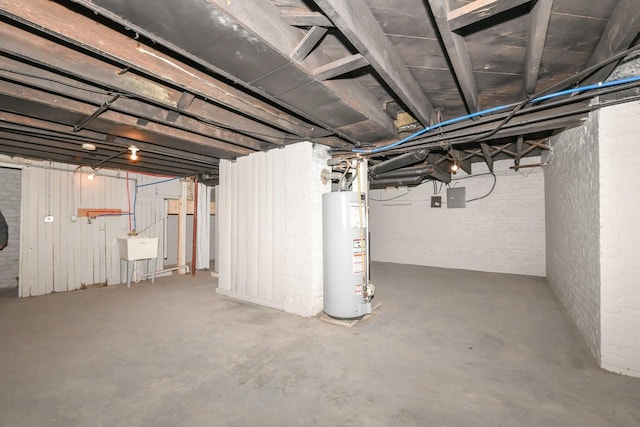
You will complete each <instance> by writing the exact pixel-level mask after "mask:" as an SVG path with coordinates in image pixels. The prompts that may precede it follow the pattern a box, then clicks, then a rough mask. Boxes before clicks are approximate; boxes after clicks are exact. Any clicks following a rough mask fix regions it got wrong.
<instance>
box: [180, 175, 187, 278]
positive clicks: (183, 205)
mask: <svg viewBox="0 0 640 427" xmlns="http://www.w3.org/2000/svg"><path fill="white" fill-rule="evenodd" d="M181 184H182V186H181V191H180V209H179V211H178V265H179V266H180V265H185V262H186V258H187V192H188V191H189V182H187V181H182V182H181ZM183 273H184V270H178V274H183Z"/></svg>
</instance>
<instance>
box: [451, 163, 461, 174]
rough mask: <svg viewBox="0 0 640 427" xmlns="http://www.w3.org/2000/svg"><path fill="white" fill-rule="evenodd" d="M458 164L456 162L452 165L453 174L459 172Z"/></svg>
mask: <svg viewBox="0 0 640 427" xmlns="http://www.w3.org/2000/svg"><path fill="white" fill-rule="evenodd" d="M458 169H459V167H458V164H457V163H456V162H453V164H452V165H451V173H453V174H455V173H456V172H458Z"/></svg>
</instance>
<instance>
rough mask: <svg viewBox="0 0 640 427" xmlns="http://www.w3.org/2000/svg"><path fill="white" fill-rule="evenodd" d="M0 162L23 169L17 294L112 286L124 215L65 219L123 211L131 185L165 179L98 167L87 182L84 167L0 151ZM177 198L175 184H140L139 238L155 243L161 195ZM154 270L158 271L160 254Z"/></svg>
mask: <svg viewBox="0 0 640 427" xmlns="http://www.w3.org/2000/svg"><path fill="white" fill-rule="evenodd" d="M0 162H2V163H7V164H15V165H17V166H21V167H22V191H21V198H22V200H21V211H22V212H21V218H22V222H21V231H20V269H19V276H20V286H19V294H20V296H23V297H26V296H33V295H45V294H48V293H52V292H64V291H70V290H75V289H80V288H82V287H83V286H86V285H91V284H96V283H107V284H114V283H119V281H120V258H119V251H118V245H117V237H120V236H126V235H127V233H128V232H129V217H128V216H126V215H121V216H98V217H96V218H94V219H92V220H91V221H89V219H88V218H87V217H86V216H85V217H77V218H75V219H74V218H72V216H74V215H77V209H78V208H92V209H112V208H113V209H121V210H122V212H125V213H126V212H129V209H131V210H133V206H134V204H133V203H134V198H135V189H136V188H135V187H136V184H146V183H151V182H157V181H162V180H164V179H166V178H163V177H155V176H148V175H142V174H130V175H129V176H128V177H127V175H126V173H117V172H116V171H108V170H101V171H100V174H99V175H98V176H96V178H95V179H94V180H92V181H91V180H88V179H87V177H88V168H80V169H78V170H76V166H75V165H65V164H59V163H49V162H27V161H22V160H20V159H11V158H9V157H5V156H0ZM127 187H128V188H127ZM176 191H177V193H176ZM179 195H180V182H179V181H170V182H166V183H162V184H160V185H153V186H149V187H141V188H140V189H139V192H138V197H137V204H136V205H137V208H136V220H137V221H136V222H137V229H138V230H142V229H144V228H146V227H148V226H149V228H148V229H147V230H145V232H144V233H143V235H145V236H148V237H159V238H160V239H161V240H162V238H163V237H164V223H163V221H164V218H166V203H165V200H164V199H165V197H174V198H175V197H178V196H179ZM46 216H52V217H53V222H45V217H46ZM132 220H133V218H132ZM132 225H133V224H132ZM160 244H161V245H162V241H161V243H160ZM161 247H162V246H161ZM144 264H145V263H138V273H139V274H142V273H144V272H145V270H144V268H143V266H144ZM158 268H159V269H161V268H162V259H160V260H159V263H158Z"/></svg>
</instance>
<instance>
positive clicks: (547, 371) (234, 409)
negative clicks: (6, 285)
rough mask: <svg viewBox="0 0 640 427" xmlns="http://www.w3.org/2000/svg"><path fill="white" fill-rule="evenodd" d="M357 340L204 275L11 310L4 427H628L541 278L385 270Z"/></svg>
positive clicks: (1, 401) (5, 309) (26, 302)
mask: <svg viewBox="0 0 640 427" xmlns="http://www.w3.org/2000/svg"><path fill="white" fill-rule="evenodd" d="M373 274H374V278H375V280H374V283H375V284H376V286H377V287H376V289H377V292H378V296H377V300H378V301H380V302H382V304H383V306H382V309H381V310H380V312H379V313H378V314H377V315H376V316H374V317H373V318H371V319H369V320H367V321H366V322H363V323H360V324H359V325H357V326H356V327H354V328H353V329H345V328H340V327H336V326H333V325H329V324H325V323H322V322H320V321H319V320H318V319H317V318H312V319H303V318H299V317H296V316H293V315H288V314H285V313H282V312H279V311H275V310H272V309H269V308H263V307H260V306H255V305H250V304H245V303H240V302H236V301H233V300H230V299H228V298H225V297H221V296H218V295H216V294H215V292H214V287H215V285H214V282H213V279H211V277H209V276H208V274H206V273H199V275H198V276H197V277H196V278H191V277H172V278H161V279H158V280H157V281H156V285H155V286H151V285H150V284H147V283H145V284H142V285H136V286H134V287H132V289H129V290H127V289H126V287H122V286H114V287H108V288H96V289H87V290H83V291H76V292H70V293H65V294H53V295H48V296H44V297H35V298H29V299H23V300H18V299H16V298H7V297H5V298H0V338H1V342H0V425H2V426H49V425H51V426H66V427H70V426H154V427H158V426H178V425H180V426H310V425H319V426H404V425H407V426H427V425H428V426H476V425H479V426H515V425H518V426H523V425H526V426H543V425H545V426H546V425H554V426H559V425H563V426H613V425H615V426H632V425H639V424H640V380H639V379H634V378H629V377H623V376H619V375H615V374H611V373H608V372H605V371H603V370H601V369H599V368H598V367H597V366H596V363H595V361H594V360H593V359H592V358H591V356H590V355H589V354H588V352H587V349H586V346H585V345H584V344H583V343H582V341H581V339H580V338H579V337H578V335H577V332H576V330H575V328H574V327H573V325H572V324H571V322H570V320H569V319H568V318H567V316H566V315H565V313H564V312H563V311H562V309H561V307H560V305H559V303H558V302H557V301H556V299H555V298H554V297H553V295H552V293H551V291H550V289H549V287H548V286H547V284H546V282H545V281H544V280H543V279H539V278H532V277H523V276H513V275H501V274H488V273H474V272H467V271H457V270H445V269H436V268H426V267H415V266H400V265H395V264H374V266H373Z"/></svg>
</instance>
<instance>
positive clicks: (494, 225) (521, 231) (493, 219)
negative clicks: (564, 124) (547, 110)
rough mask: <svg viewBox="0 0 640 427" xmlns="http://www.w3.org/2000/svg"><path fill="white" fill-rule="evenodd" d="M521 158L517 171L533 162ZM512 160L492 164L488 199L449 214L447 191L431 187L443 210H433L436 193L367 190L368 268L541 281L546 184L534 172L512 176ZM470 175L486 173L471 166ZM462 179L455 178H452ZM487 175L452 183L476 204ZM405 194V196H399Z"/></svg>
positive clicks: (476, 165) (487, 182) (538, 172)
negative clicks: (407, 267)
mask: <svg viewBox="0 0 640 427" xmlns="http://www.w3.org/2000/svg"><path fill="white" fill-rule="evenodd" d="M539 162H540V159H539V158H528V159H523V164H526V163H539ZM512 165H513V161H511V160H500V161H496V162H495V163H494V170H495V174H496V177H497V181H496V186H495V189H494V191H493V193H491V195H489V196H488V197H487V198H485V199H482V200H477V201H473V202H469V203H467V207H466V208H464V209H447V207H446V185H443V186H441V185H440V184H439V183H438V184H437V189H436V190H435V193H437V194H439V195H440V196H441V197H442V202H443V205H442V207H441V208H431V207H430V206H431V196H432V195H434V187H433V185H432V184H431V183H425V184H422V185H420V186H418V187H415V188H413V189H411V191H408V190H373V191H371V194H370V200H371V202H370V223H371V227H370V231H371V257H372V260H373V261H383V262H395V263H401V264H416V265H426V266H433V267H444V268H457V269H464V270H477V271H490V272H499V273H514V274H526V275H532V276H545V232H544V230H545V218H544V177H543V173H542V170H541V169H539V168H531V169H521V170H520V172H519V173H518V172H515V171H513V170H510V169H509V167H510V166H512ZM472 168H473V169H472V172H473V174H483V173H486V172H488V168H487V166H486V164H485V163H474V164H473V165H472ZM464 176H466V174H465V173H464V172H462V171H461V172H458V174H457V175H456V176H455V177H456V178H463V177H464ZM492 184H493V177H492V176H491V175H482V176H477V177H470V178H468V179H461V180H457V181H454V182H452V183H451V184H450V185H451V186H455V187H465V190H466V199H467V200H470V199H473V198H476V197H481V196H483V195H485V194H487V193H488V192H489V190H490V189H491V186H492ZM405 193H406V194H405Z"/></svg>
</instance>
